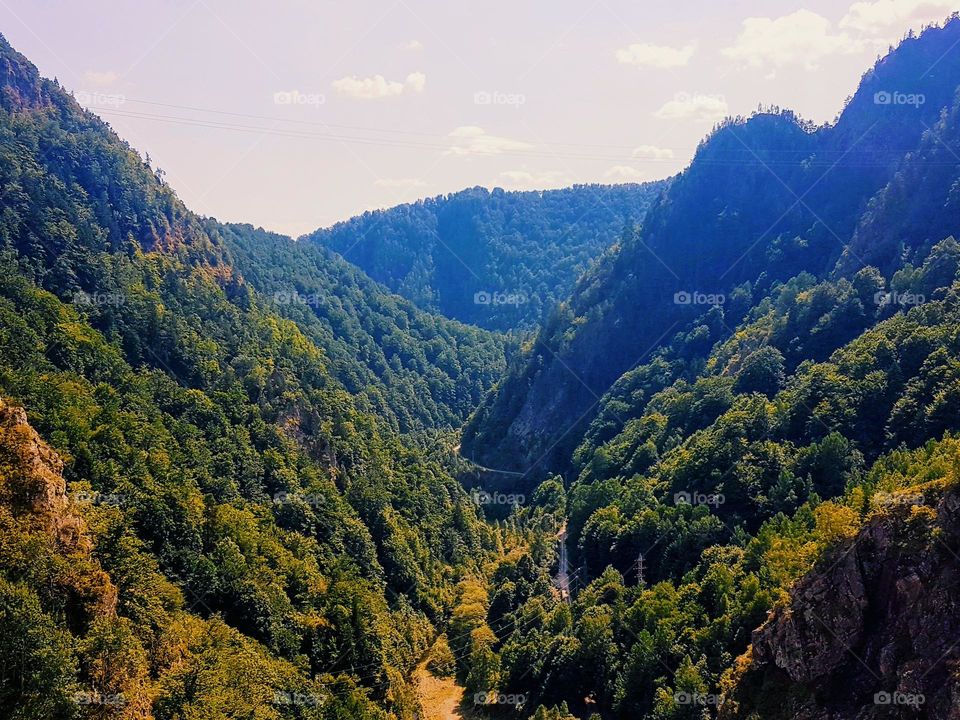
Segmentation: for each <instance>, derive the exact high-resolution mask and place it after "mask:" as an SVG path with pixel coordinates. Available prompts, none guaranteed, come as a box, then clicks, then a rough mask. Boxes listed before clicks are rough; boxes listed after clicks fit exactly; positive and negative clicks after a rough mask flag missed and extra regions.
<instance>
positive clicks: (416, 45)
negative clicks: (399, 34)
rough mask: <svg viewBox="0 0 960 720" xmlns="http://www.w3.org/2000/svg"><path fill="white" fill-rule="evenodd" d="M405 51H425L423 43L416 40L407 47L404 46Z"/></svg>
mask: <svg viewBox="0 0 960 720" xmlns="http://www.w3.org/2000/svg"><path fill="white" fill-rule="evenodd" d="M403 49H404V50H412V51H414V52H416V51H419V50H423V43H422V42H420V41H419V40H416V39H414V40H411V41H410V42H408V43H407V44H406V45H404V46H403Z"/></svg>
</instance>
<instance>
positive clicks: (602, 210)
mask: <svg viewBox="0 0 960 720" xmlns="http://www.w3.org/2000/svg"><path fill="white" fill-rule="evenodd" d="M664 187H666V183H665V182H654V183H646V184H643V185H633V184H629V185H577V186H575V187H572V188H567V189H564V190H546V191H542V192H540V191H531V192H505V191H503V190H501V189H496V190H493V191H489V190H486V189H484V188H479V187H477V188H472V189H469V190H463V191H461V192H458V193H453V194H451V195H441V196H438V197H435V198H430V199H428V200H421V201H419V202H417V203H413V204H410V205H400V206H398V207H395V208H391V209H389V210H379V211H376V212H367V213H364V214H363V215H361V216H360V217H357V218H353V219H352V220H348V221H346V222H342V223H338V224H337V225H335V226H333V227H332V228H329V229H325V230H318V231H317V232H315V233H313V234H311V235H309V236H307V237H308V239H309V240H311V241H312V242H316V243H318V244H320V245H323V246H325V247H328V248H330V249H332V250H335V251H336V252H338V253H340V254H341V255H343V256H344V257H345V258H346V259H347V260H348V261H349V262H351V263H354V264H355V265H357V266H358V267H360V268H361V269H362V270H363V271H364V272H366V273H367V274H368V275H370V276H371V277H372V278H373V279H374V280H377V281H378V282H381V283H383V284H384V285H386V286H387V287H389V288H390V289H391V290H393V291H394V292H396V293H399V294H400V295H403V296H404V297H406V298H409V299H410V300H412V301H413V302H415V303H416V304H417V305H419V306H420V307H422V308H424V309H427V310H431V311H436V312H439V313H442V314H443V315H445V316H447V317H451V318H456V319H457V320H462V321H463V322H466V323H471V324H474V325H479V326H480V327H485V328H491V329H495V330H509V329H512V328H531V327H535V326H536V325H537V324H538V323H539V322H540V321H541V319H542V318H543V315H544V313H545V312H546V311H548V310H549V309H550V308H551V307H553V305H555V304H556V303H557V302H559V301H560V300H562V299H563V298H564V297H566V296H567V295H568V294H569V293H570V291H571V290H572V288H573V285H574V282H575V281H576V279H577V277H578V276H579V275H580V274H581V273H582V272H583V271H584V270H585V269H586V268H587V267H588V266H589V264H590V263H591V262H593V261H594V260H595V259H596V258H597V257H598V256H599V255H600V254H601V253H602V252H603V251H604V250H605V249H606V248H607V247H608V246H610V245H612V244H613V243H614V242H615V241H616V240H617V239H619V238H620V236H621V235H622V234H623V233H624V231H626V230H629V229H631V228H633V227H634V226H635V225H638V224H639V223H640V222H641V221H642V220H643V218H644V216H645V214H646V212H647V210H648V209H649V207H650V205H651V204H652V203H653V201H654V200H655V199H656V197H657V196H658V195H659V194H660V193H661V192H662V190H663V189H664Z"/></svg>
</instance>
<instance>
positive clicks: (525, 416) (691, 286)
mask: <svg viewBox="0 0 960 720" xmlns="http://www.w3.org/2000/svg"><path fill="white" fill-rule="evenodd" d="M957 40H960V22H956V21H954V22H951V23H949V24H947V25H946V26H944V27H943V28H934V29H931V30H929V31H927V32H926V33H924V35H923V36H922V38H916V39H908V40H906V41H904V43H903V44H901V46H900V47H898V48H897V49H896V50H895V51H893V52H892V53H891V54H890V55H889V56H888V57H886V58H884V59H883V60H881V61H880V62H879V63H878V64H877V66H876V67H875V68H874V69H873V70H872V71H871V72H869V73H867V74H866V75H865V76H864V79H863V81H862V82H861V85H860V88H859V90H858V91H857V93H856V95H855V96H854V98H853V99H852V101H851V102H850V103H849V105H848V106H847V107H846V109H845V110H844V112H843V113H842V114H841V116H840V118H839V119H838V121H837V122H836V124H834V125H831V126H826V127H821V128H812V127H809V126H807V125H804V124H803V123H801V122H800V121H799V120H798V119H797V118H795V117H794V116H793V115H792V114H790V113H782V112H769V113H760V114H758V115H755V116H753V117H751V118H750V119H746V120H744V119H736V120H731V121H728V122H725V123H723V124H722V125H721V126H720V127H719V128H718V129H717V130H716V131H715V132H714V133H713V134H712V135H711V136H710V137H709V138H708V139H707V140H706V141H704V143H703V144H702V145H701V147H700V148H699V150H698V152H697V154H696V156H695V158H694V160H693V162H692V164H691V165H690V167H689V168H688V169H687V170H686V171H685V172H684V173H682V174H681V175H680V176H679V177H678V178H677V179H676V180H675V181H674V182H673V183H672V184H671V186H670V188H669V189H668V190H667V192H666V193H665V194H664V195H663V196H662V198H661V199H660V201H659V202H658V203H656V204H655V206H654V208H653V209H652V210H651V211H650V213H649V215H648V217H647V219H646V220H645V222H644V226H643V228H642V229H641V230H640V231H639V232H638V233H634V234H633V235H632V236H630V237H628V238H627V239H626V240H624V242H623V243H621V244H620V245H619V246H617V247H616V248H615V249H614V250H612V251H611V252H609V253H608V254H607V255H606V256H605V257H604V258H603V259H602V260H601V262H600V263H599V264H598V266H597V267H596V268H593V269H592V270H591V271H589V272H588V273H587V274H586V275H585V276H584V277H582V278H581V279H580V281H579V283H578V285H577V288H576V290H575V292H574V293H573V295H572V297H571V298H570V300H569V301H568V302H567V303H565V304H564V305H563V306H561V308H560V309H559V310H558V312H557V313H556V314H555V315H554V316H553V317H552V318H551V319H550V321H549V322H548V323H547V324H546V326H545V327H544V328H543V329H542V330H541V332H540V333H539V336H538V337H537V340H536V342H534V343H531V345H530V347H529V349H528V350H527V352H526V353H525V355H524V356H523V357H521V358H519V359H518V360H517V361H516V362H515V363H514V364H513V365H512V367H511V368H510V370H509V371H508V375H507V376H506V378H505V379H504V380H503V381H502V382H501V383H500V385H499V386H498V388H497V390H496V391H495V392H493V393H491V394H490V395H489V396H488V397H487V399H486V400H485V402H484V404H483V406H481V408H480V409H479V410H478V411H477V412H476V414H475V415H474V416H473V418H472V419H471V421H470V422H469V423H468V425H467V427H466V429H465V431H464V441H463V448H464V452H465V454H466V455H468V456H469V457H471V458H472V459H474V460H476V461H477V462H479V463H481V464H483V465H486V466H491V467H497V468H502V469H508V470H514V471H519V472H521V473H528V474H529V477H528V478H527V479H526V480H525V481H524V482H525V483H526V484H528V485H529V483H530V482H534V481H535V480H536V479H537V478H539V477H542V476H543V475H544V474H545V472H546V471H547V470H549V469H557V470H567V469H569V464H568V463H569V458H570V456H571V454H572V451H573V449H574V448H575V447H576V446H577V444H578V443H579V441H580V439H581V438H582V436H583V434H584V432H585V431H586V429H587V427H588V423H589V421H590V419H591V418H592V417H593V416H594V415H595V414H596V411H597V408H598V406H599V404H600V398H601V397H602V396H603V394H604V393H605V392H606V391H607V390H608V389H609V388H610V387H611V386H612V385H613V384H614V383H615V382H616V381H617V379H618V378H620V377H621V375H623V374H624V373H625V372H626V371H628V370H630V369H631V368H632V367H634V366H635V365H638V364H641V363H643V362H645V361H646V360H647V359H648V358H649V357H650V356H651V354H652V353H654V352H655V351H656V350H657V348H658V347H660V346H661V345H662V344H664V343H665V342H669V341H670V340H671V339H672V338H673V336H674V334H675V333H676V332H677V331H678V330H680V329H681V328H683V327H684V326H685V325H686V324H687V323H691V322H693V321H694V320H695V319H696V318H697V317H698V316H703V317H704V318H707V317H709V312H708V311H709V310H710V309H711V306H712V305H724V308H723V309H724V311H725V312H724V316H725V317H724V323H725V324H726V325H727V326H728V327H730V328H732V327H734V326H735V325H736V324H737V323H738V322H739V317H738V312H742V311H744V310H746V308H748V307H749V305H750V303H751V300H750V298H751V297H754V298H759V297H763V295H765V294H766V292H767V291H768V290H769V288H770V286H771V283H772V282H774V281H776V280H786V279H788V278H790V277H792V276H794V275H796V274H798V273H800V272H802V271H809V272H811V273H813V274H814V275H815V276H817V277H822V276H825V275H826V274H827V273H829V271H830V270H831V269H832V268H833V267H834V265H835V263H836V261H837V260H838V258H840V256H841V253H842V252H843V250H844V247H845V244H846V243H847V242H849V241H850V240H851V238H852V237H853V235H854V231H855V228H856V226H857V223H858V222H859V221H860V219H861V218H862V217H864V213H865V211H867V209H868V203H869V202H870V200H871V198H873V197H874V196H875V195H876V194H877V193H878V192H879V191H881V190H882V189H883V188H884V187H885V186H886V185H887V183H889V182H890V181H891V180H892V179H893V178H894V176H895V175H896V173H897V172H898V171H901V172H902V171H904V168H906V167H907V166H909V164H910V163H911V162H912V161H913V159H912V153H913V152H914V151H916V150H917V149H918V148H920V147H921V146H922V145H923V143H924V140H923V136H924V134H925V133H926V132H927V128H930V127H933V126H934V125H936V124H937V122H938V121H939V120H940V116H941V112H942V111H943V110H944V109H945V108H950V107H953V101H954V91H955V89H956V87H957V79H958V78H960V57H958V56H957V54H955V53H954V54H951V53H948V52H947V51H948V50H949V49H950V48H951V47H952V46H953V45H954V43H956V42H957ZM935 63H936V68H937V72H936V73H926V74H925V70H926V69H927V68H929V67H931V66H933V65H934V64H935ZM889 88H896V89H897V90H898V91H899V92H904V93H906V92H912V93H917V94H922V95H924V97H925V102H924V103H922V104H919V105H906V104H883V103H878V102H875V96H876V94H877V93H881V92H884V91H887V90H888V89H889ZM876 202H882V200H878V201H876ZM916 202H922V201H921V200H916ZM876 212H878V211H877V210H876V208H873V207H871V208H870V213H871V214H875V213H876ZM948 224H949V223H944V222H940V227H939V228H938V229H946V227H945V226H946V225H948ZM943 237H944V235H940V236H932V237H929V238H927V237H924V238H923V239H924V241H926V240H927V239H929V240H932V241H933V242H936V241H938V240H941V239H943ZM861 265H862V264H861V263H854V265H853V266H852V269H854V270H855V269H856V267H858V266H861ZM747 283H749V285H747ZM738 288H739V290H738ZM744 293H746V296H745V297H746V298H747V304H746V305H744V304H743V303H736V302H732V303H731V304H730V306H726V304H725V301H726V299H727V298H730V299H731V300H734V299H736V298H737V297H740V296H743V295H744ZM711 298H713V299H711ZM718 298H719V299H718ZM706 324H709V322H708V321H707V323H706Z"/></svg>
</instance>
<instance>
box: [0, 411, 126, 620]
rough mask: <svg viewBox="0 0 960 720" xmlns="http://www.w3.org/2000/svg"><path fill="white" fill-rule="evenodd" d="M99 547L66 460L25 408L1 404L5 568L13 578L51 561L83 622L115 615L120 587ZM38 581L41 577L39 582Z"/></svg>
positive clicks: (0, 524) (50, 579)
mask: <svg viewBox="0 0 960 720" xmlns="http://www.w3.org/2000/svg"><path fill="white" fill-rule="evenodd" d="M92 553H93V542H92V540H91V538H90V533H89V530H88V527H87V524H86V522H85V521H84V519H83V517H82V516H81V514H80V512H79V508H78V507H77V506H76V504H75V503H74V502H72V501H71V499H70V498H69V497H68V495H67V492H66V481H65V480H64V478H63V461H62V460H61V459H60V456H59V455H58V454H57V453H56V451H55V450H53V448H51V447H50V446H49V445H47V444H46V443H45V442H44V441H43V440H42V439H41V437H40V436H39V435H38V434H37V432H36V430H34V429H33V427H31V426H30V424H29V422H28V420H27V414H26V412H25V411H24V409H23V408H20V407H11V406H9V405H7V404H6V403H4V402H3V400H0V557H3V558H11V560H10V561H9V563H8V564H7V565H4V566H3V567H0V571H2V572H3V573H4V574H5V575H7V576H8V577H10V578H12V579H18V578H26V577H32V575H33V574H35V573H36V572H37V570H36V568H34V567H31V566H29V564H25V565H22V564H21V562H20V559H21V558H22V559H23V560H24V562H25V563H29V562H30V559H31V558H34V559H36V558H38V557H41V556H42V557H45V558H48V559H49V560H48V561H46V567H47V568H48V576H47V577H46V578H45V583H46V585H47V586H48V587H49V588H50V592H51V593H59V594H60V595H61V596H62V597H63V599H64V600H65V604H66V606H67V607H68V608H70V607H73V608H75V609H76V614H77V615H78V617H79V616H83V617H90V616H92V615H112V614H114V613H115V610H116V603H117V588H116V586H115V585H114V584H113V583H112V582H111V580H110V577H109V576H108V575H107V573H106V572H104V571H103V569H102V568H101V567H100V564H99V563H98V562H97V561H96V559H95V558H94V557H93V555H92ZM34 579H36V578H34Z"/></svg>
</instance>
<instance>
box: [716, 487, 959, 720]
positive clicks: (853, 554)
mask: <svg viewBox="0 0 960 720" xmlns="http://www.w3.org/2000/svg"><path fill="white" fill-rule="evenodd" d="M950 484H951V488H950V489H949V490H948V491H947V492H946V493H943V490H942V488H931V487H926V488H925V489H924V488H918V489H917V490H915V491H913V492H911V493H903V494H901V495H895V496H893V497H892V500H893V502H892V503H890V505H889V506H888V507H887V508H885V509H884V510H883V511H882V512H880V513H878V514H877V515H876V516H875V517H873V518H872V519H871V520H870V521H869V522H868V523H867V524H866V525H865V526H864V527H863V528H862V529H861V530H860V531H859V533H858V534H857V535H856V536H854V537H852V538H849V539H846V540H845V541H843V542H841V543H839V544H837V545H836V546H834V547H831V548H830V550H829V551H828V552H826V553H825V554H824V557H823V558H822V559H821V560H820V562H819V563H818V564H817V566H816V567H815V568H814V570H813V571H811V573H810V574H809V575H807V576H805V577H804V578H802V579H801V580H800V581H799V582H798V583H797V584H796V585H795V586H794V587H793V588H791V590H790V599H789V600H788V602H786V603H785V604H784V605H783V606H782V607H779V608H777V609H776V610H775V611H774V612H773V613H772V614H771V615H770V617H769V619H767V621H766V622H765V623H764V624H763V626H762V627H760V628H759V629H758V630H756V631H755V632H754V633H753V643H752V647H751V650H750V652H748V653H747V654H746V655H745V656H744V657H742V658H741V659H740V661H739V663H738V666H737V667H736V669H735V670H734V671H733V672H732V673H731V674H730V676H729V678H728V679H727V687H728V690H729V696H728V697H725V698H724V702H723V703H722V704H721V706H720V717H721V718H724V719H727V720H733V718H744V719H746V718H753V717H763V718H769V719H770V720H777V719H778V718H784V720H786V719H787V718H790V719H794V718H796V719H797V720H841V718H842V719H843V720H853V719H856V720H867V719H869V718H886V717H928V718H954V717H956V716H957V714H958V712H960V709H958V708H957V704H956V694H957V692H958V684H960V679H958V678H957V675H956V667H955V666H956V662H957V658H958V656H960V650H958V648H957V642H956V638H957V633H958V631H960V627H958V620H957V609H958V598H957V595H956V577H957V573H958V572H960V560H958V558H957V554H956V548H957V545H958V541H960V514H958V510H960V495H958V494H957V490H956V487H955V485H956V483H955V479H951V481H950Z"/></svg>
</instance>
